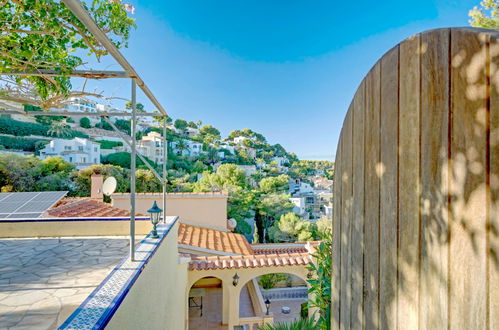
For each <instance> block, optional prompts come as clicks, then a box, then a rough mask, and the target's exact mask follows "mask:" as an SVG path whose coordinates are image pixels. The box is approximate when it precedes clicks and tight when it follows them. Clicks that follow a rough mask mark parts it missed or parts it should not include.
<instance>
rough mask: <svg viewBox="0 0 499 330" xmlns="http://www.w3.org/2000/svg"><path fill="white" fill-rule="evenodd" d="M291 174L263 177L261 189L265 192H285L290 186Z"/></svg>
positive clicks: (260, 184)
mask: <svg viewBox="0 0 499 330" xmlns="http://www.w3.org/2000/svg"><path fill="white" fill-rule="evenodd" d="M288 184H289V176H287V175H285V174H281V175H279V176H275V177H267V178H263V179H262V180H261V181H260V183H259V186H260V190H261V191H262V192H263V193H265V194H268V193H276V192H285V191H287V190H288V187H289V185H288Z"/></svg>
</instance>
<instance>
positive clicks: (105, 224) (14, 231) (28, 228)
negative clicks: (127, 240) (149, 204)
mask: <svg viewBox="0 0 499 330" xmlns="http://www.w3.org/2000/svg"><path fill="white" fill-rule="evenodd" d="M151 230H152V224H151V222H150V221H149V220H145V221H139V220H136V221H135V233H136V234H137V235H146V234H149V232H150V231H151ZM127 235H130V220H98V221H95V220H94V221H92V220H85V219H83V218H82V219H78V220H77V221H43V220H40V221H36V222H1V223H0V238H22V237H71V236H127Z"/></svg>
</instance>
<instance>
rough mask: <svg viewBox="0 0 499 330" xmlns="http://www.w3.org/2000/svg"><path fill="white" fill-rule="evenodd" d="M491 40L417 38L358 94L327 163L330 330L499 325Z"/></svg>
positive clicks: (390, 55) (442, 32)
mask: <svg viewBox="0 0 499 330" xmlns="http://www.w3.org/2000/svg"><path fill="white" fill-rule="evenodd" d="M498 36H499V33H497V32H493V31H487V30H483V29H482V30H481V29H473V28H451V29H436V30H431V31H427V32H424V33H421V34H419V35H416V36H414V37H411V38H409V39H408V40H406V41H404V42H403V43H401V44H399V45H398V46H397V47H395V48H393V49H392V50H390V51H389V52H387V53H386V54H385V55H384V56H383V57H382V58H381V59H380V61H378V63H376V65H375V66H374V67H373V68H372V69H371V70H370V72H369V73H368V74H367V76H366V78H365V79H364V81H363V82H362V83H361V85H360V87H359V89H358V91H357V92H356V94H355V96H354V99H353V101H352V104H351V106H350V109H349V111H348V114H347V117H346V119H345V122H344V125H343V128H342V132H341V136H340V141H341V143H340V144H341V150H340V152H339V153H338V155H337V159H336V163H337V165H338V166H339V167H341V175H339V174H338V176H337V177H336V182H335V185H339V186H335V193H336V194H340V195H341V200H340V201H339V202H338V201H336V202H335V207H340V208H341V210H335V217H338V218H339V219H338V221H337V223H336V222H335V228H336V230H338V231H339V233H340V237H335V238H334V239H335V240H340V242H339V243H337V244H339V245H340V248H341V251H340V252H336V253H337V254H338V255H339V259H340V260H338V261H336V262H338V263H339V265H340V269H339V270H338V273H339V275H338V276H339V277H340V280H339V281H338V282H339V284H340V287H339V290H340V292H339V293H338V297H339V300H340V301H339V304H340V306H341V307H340V308H339V310H340V312H339V316H338V317H337V318H339V321H337V322H338V323H339V325H338V327H339V328H341V329H350V328H355V329H359V328H365V329H395V328H398V329H497V328H498V327H499V42H498ZM362 93H363V97H362V96H361V95H362ZM362 188H363V189H362ZM338 227H339V228H338ZM361 267H362V281H363V296H359V295H358V291H359V282H358V281H359V278H360V277H359V274H360V273H361V272H360V268H361ZM335 295H336V293H335ZM335 297H336V296H335ZM359 306H362V308H360V309H359V308H358V307H359ZM335 313H336V312H335Z"/></svg>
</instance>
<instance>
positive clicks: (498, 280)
mask: <svg viewBox="0 0 499 330" xmlns="http://www.w3.org/2000/svg"><path fill="white" fill-rule="evenodd" d="M490 64H491V65H490V69H489V70H490V73H489V76H490V85H489V88H490V106H489V113H490V151H489V164H490V167H489V168H490V198H491V203H490V230H489V232H488V236H489V246H490V251H489V253H488V262H489V265H488V269H489V320H490V325H489V329H499V37H498V35H497V34H495V36H494V37H492V38H491V39H490Z"/></svg>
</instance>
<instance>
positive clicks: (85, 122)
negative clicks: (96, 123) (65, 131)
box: [80, 117, 92, 128]
mask: <svg viewBox="0 0 499 330" xmlns="http://www.w3.org/2000/svg"><path fill="white" fill-rule="evenodd" d="M80 127H83V128H91V127H92V125H90V119H88V118H87V117H83V118H81V119H80Z"/></svg>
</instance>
